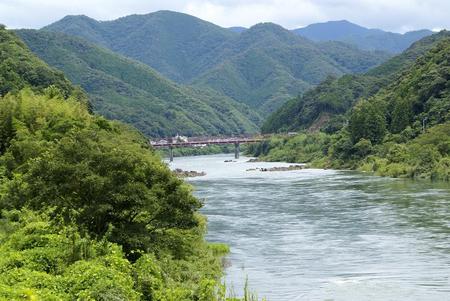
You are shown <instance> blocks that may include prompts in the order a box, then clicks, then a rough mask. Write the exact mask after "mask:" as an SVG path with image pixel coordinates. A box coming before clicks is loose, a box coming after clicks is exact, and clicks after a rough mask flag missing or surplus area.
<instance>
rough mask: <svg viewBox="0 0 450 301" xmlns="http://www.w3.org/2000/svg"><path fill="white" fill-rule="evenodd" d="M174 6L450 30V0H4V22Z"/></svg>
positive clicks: (214, 14)
mask: <svg viewBox="0 0 450 301" xmlns="http://www.w3.org/2000/svg"><path fill="white" fill-rule="evenodd" d="M157 10H174V11H179V12H184V13H188V14H191V15H194V16H197V17H199V18H201V19H204V20H207V21H210V22H213V23H215V24H218V25H221V26H223V27H230V26H246V27H249V26H251V25H254V24H256V23H259V22H274V23H277V24H280V25H282V26H284V27H286V28H289V29H293V28H298V27H303V26H305V25H308V24H311V23H316V22H324V21H330V20H342V19H346V20H349V21H351V22H354V23H357V24H360V25H363V26H365V27H370V28H381V29H384V30H389V31H394V32H405V31H409V30H415V29H422V28H428V29H434V30H438V29H442V28H447V29H448V28H450V0H0V23H3V24H5V25H7V26H8V27H9V28H40V27H42V26H45V25H47V24H50V23H52V22H54V21H57V20H59V19H61V18H62V17H64V16H66V15H78V14H84V15H87V16H90V17H92V18H95V19H97V20H112V19H116V18H118V17H122V16H126V15H130V14H146V13H149V12H153V11H157Z"/></svg>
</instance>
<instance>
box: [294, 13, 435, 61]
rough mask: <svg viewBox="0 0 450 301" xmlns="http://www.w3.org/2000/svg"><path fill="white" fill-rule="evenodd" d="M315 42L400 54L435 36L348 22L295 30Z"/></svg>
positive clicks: (428, 32)
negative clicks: (345, 44)
mask: <svg viewBox="0 0 450 301" xmlns="http://www.w3.org/2000/svg"><path fill="white" fill-rule="evenodd" d="M293 31H294V32H295V33H296V34H298V35H300V36H303V37H306V38H308V39H311V40H313V41H341V42H346V43H349V44H352V45H355V46H357V47H358V48H360V49H365V50H381V51H387V52H390V53H399V52H402V51H404V50H405V49H406V48H408V47H409V46H410V45H411V44H412V43H413V42H415V41H417V40H419V39H421V38H423V37H426V36H429V35H431V34H433V32H432V31H431V30H417V31H410V32H406V33H404V34H399V33H393V32H386V31H383V30H380V29H368V28H365V27H362V26H359V25H356V24H353V23H351V22H348V21H346V20H341V21H329V22H325V23H316V24H311V25H308V26H306V27H304V28H298V29H294V30H293Z"/></svg>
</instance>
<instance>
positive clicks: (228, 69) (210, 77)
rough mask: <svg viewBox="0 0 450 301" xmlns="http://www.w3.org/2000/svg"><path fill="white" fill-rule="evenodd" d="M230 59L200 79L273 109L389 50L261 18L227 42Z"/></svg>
mask: <svg viewBox="0 0 450 301" xmlns="http://www.w3.org/2000/svg"><path fill="white" fill-rule="evenodd" d="M225 48H226V49H227V53H225V54H224V57H226V59H224V61H223V62H222V63H221V64H220V65H218V66H216V67H214V68H213V69H212V70H210V71H207V72H205V73H204V74H203V75H201V76H200V77H199V78H197V79H196V80H195V81H194V83H195V84H196V85H201V86H204V87H212V88H213V89H215V90H217V91H220V92H221V93H223V94H225V95H227V96H229V97H231V98H233V99H236V100H238V101H240V102H244V103H246V104H248V105H249V106H251V107H253V108H258V110H259V112H261V113H262V114H263V115H267V114H268V113H270V112H273V111H274V110H275V109H277V108H278V107H279V106H280V105H281V104H283V103H284V102H285V101H286V99H288V98H289V97H290V96H292V95H298V94H300V93H302V92H304V91H305V90H307V89H308V88H310V87H312V86H313V85H316V84H318V83H320V82H321V81H322V80H323V79H325V78H326V77H327V76H328V75H335V76H338V75H342V74H345V73H354V72H361V71H365V70H367V68H369V67H373V66H375V65H378V64H379V63H381V62H382V61H384V60H386V59H387V58H388V56H386V55H385V54H384V53H372V52H370V53H369V52H364V51H361V50H358V49H356V48H355V47H351V46H348V45H346V44H343V43H321V44H316V43H313V42H310V41H308V40H306V39H303V38H300V37H296V36H295V35H294V34H292V33H291V32H290V31H288V30H286V29H284V28H282V27H280V26H278V25H275V24H272V23H263V24H258V25H255V26H253V27H251V28H250V29H248V30H246V31H245V32H243V33H241V34H240V35H239V36H238V37H237V38H236V39H235V40H233V41H232V42H230V43H229V44H228V45H227V46H226V47H225Z"/></svg>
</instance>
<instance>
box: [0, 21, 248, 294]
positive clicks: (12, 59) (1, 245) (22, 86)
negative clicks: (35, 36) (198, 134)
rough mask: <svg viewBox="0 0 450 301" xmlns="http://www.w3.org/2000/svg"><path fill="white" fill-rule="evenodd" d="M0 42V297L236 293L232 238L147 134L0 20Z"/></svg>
mask: <svg viewBox="0 0 450 301" xmlns="http://www.w3.org/2000/svg"><path fill="white" fill-rule="evenodd" d="M0 50H1V51H0V55H1V62H2V63H1V64H2V66H1V68H0V91H1V95H0V96H1V98H0V210H1V213H0V253H1V254H2V256H1V258H0V274H1V275H2V277H0V300H161V301H162V300H165V301H169V300H173V301H179V300H204V301H209V300H237V299H236V298H233V297H228V298H227V297H225V287H224V286H223V285H221V282H220V277H221V275H222V262H221V257H222V256H223V255H225V254H226V253H227V252H228V248H227V246H225V245H222V244H211V243H207V242H205V240H204V233H205V230H206V222H205V218H204V217H203V216H201V215H200V214H199V213H198V209H199V208H200V207H201V205H202V204H201V202H200V201H199V200H198V199H196V198H195V197H193V196H192V194H191V188H190V186H188V185H187V184H185V183H184V182H183V181H182V180H180V179H178V178H177V177H176V176H175V175H174V174H173V173H172V172H171V171H170V170H169V169H168V167H167V166H166V165H165V164H163V163H162V162H161V159H160V157H159V156H158V155H157V154H156V153H155V152H154V151H152V150H150V149H149V148H148V143H147V140H146V139H145V137H144V136H142V135H141V134H140V133H139V132H137V131H136V130H134V129H133V128H130V127H129V126H126V125H124V124H122V123H120V122H115V121H108V120H106V119H105V118H103V117H100V116H97V115H93V114H92V113H91V112H90V108H89V103H88V101H87V96H86V94H85V93H84V92H83V91H82V90H81V89H79V88H76V87H74V86H73V85H72V84H71V83H70V82H69V81H68V80H67V79H66V78H65V77H64V76H63V74H62V73H60V72H58V71H56V70H54V69H52V68H50V67H48V66H47V65H46V64H45V63H43V62H42V61H40V60H39V59H37V58H36V57H35V56H34V55H33V54H32V53H31V52H30V51H29V50H28V49H27V48H26V46H25V44H24V43H23V42H21V41H20V40H19V39H18V38H17V37H16V36H15V35H14V34H13V33H12V32H10V31H8V30H5V28H4V27H2V28H0ZM252 298H254V297H253V296H251V295H250V294H249V293H248V292H246V296H245V299H246V300H250V299H252Z"/></svg>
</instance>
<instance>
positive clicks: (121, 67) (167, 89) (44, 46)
mask: <svg viewBox="0 0 450 301" xmlns="http://www.w3.org/2000/svg"><path fill="white" fill-rule="evenodd" d="M17 33H18V34H19V35H20V37H21V38H22V39H23V40H24V41H25V42H26V43H27V45H28V46H29V47H30V48H31V49H32V50H33V52H35V53H36V54H37V55H38V56H39V57H41V58H42V59H43V60H44V61H46V62H47V63H48V64H49V65H51V66H54V67H56V68H58V69H60V70H62V71H63V72H64V73H65V74H66V75H67V76H68V77H69V79H70V80H72V81H73V82H74V83H76V84H79V85H81V86H82V87H83V88H84V89H85V90H86V91H87V92H88V93H89V95H90V97H91V99H92V103H93V105H94V107H95V110H96V111H97V112H98V113H100V114H102V115H104V116H106V117H108V118H111V119H118V120H122V121H125V122H128V123H131V124H133V125H134V126H136V127H137V128H138V129H139V130H141V131H142V132H143V133H145V134H146V135H148V136H159V137H161V136H167V135H174V134H176V133H180V134H184V135H204V134H225V133H227V134H231V133H243V132H254V131H255V130H256V127H255V123H254V122H258V116H256V115H254V114H252V113H251V112H250V111H249V109H248V108H246V107H245V106H243V105H240V104H237V103H236V102H234V101H232V100H230V99H227V98H225V97H223V96H221V95H217V93H215V92H213V91H203V90H199V89H192V88H188V87H183V86H179V85H177V84H174V83H173V82H171V81H169V80H167V79H164V78H163V77H161V76H160V75H159V74H158V73H156V72H155V71H154V70H152V69H151V68H150V67H148V66H146V65H144V64H141V63H138V62H135V61H133V60H130V59H128V58H125V57H123V56H120V55H118V54H116V53H113V52H111V51H109V50H107V49H104V48H101V47H98V46H95V45H93V44H91V43H89V42H86V41H84V40H82V39H79V38H75V37H70V36H67V35H65V34H61V33H54V32H46V31H36V30H20V31H17ZM243 112H244V113H243ZM250 119H252V120H250Z"/></svg>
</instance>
